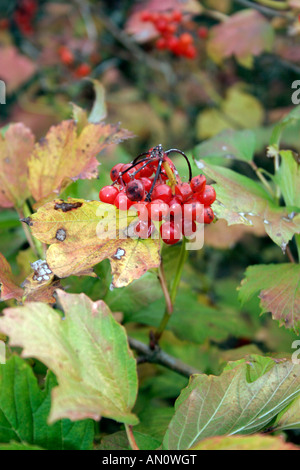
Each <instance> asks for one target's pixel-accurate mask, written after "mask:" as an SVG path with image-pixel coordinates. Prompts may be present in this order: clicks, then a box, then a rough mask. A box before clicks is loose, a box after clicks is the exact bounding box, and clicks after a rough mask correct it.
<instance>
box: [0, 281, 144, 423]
mask: <svg viewBox="0 0 300 470" xmlns="http://www.w3.org/2000/svg"><path fill="white" fill-rule="evenodd" d="M57 294H58V299H59V302H60V303H61V305H62V307H63V310H64V313H65V318H61V316H60V315H59V313H58V312H57V311H55V310H53V309H51V308H50V307H49V306H48V305H45V304H42V303H38V302H36V303H28V304H26V306H24V307H17V308H10V309H6V310H4V314H5V316H4V318H0V330H1V331H2V332H4V333H5V334H6V335H8V336H9V337H10V344H11V345H18V346H21V347H23V357H35V358H37V359H39V360H40V361H41V362H43V363H44V364H46V365H47V366H48V367H49V369H51V370H52V371H53V372H54V373H55V375H56V377H57V380H58V387H57V388H55V389H54V391H53V394H52V407H51V413H50V417H49V422H50V423H53V422H55V421H57V420H58V419H62V418H69V419H71V420H72V421H76V420H79V419H85V418H93V419H94V420H99V419H100V417H101V416H105V417H108V418H111V419H115V420H116V421H120V422H124V423H129V424H137V422H138V420H137V418H136V417H135V416H134V415H133V414H132V413H131V409H132V407H133V405H134V403H135V399H136V394H137V373H136V361H135V359H134V358H133V355H132V353H131V351H130V350H129V348H128V343H127V337H126V332H125V330H124V328H123V327H122V326H121V325H120V324H119V323H117V322H116V320H115V319H114V318H113V316H112V315H111V312H110V310H109V308H108V307H107V306H106V304H105V303H104V302H103V301H101V300H99V301H98V302H92V301H91V300H90V299H89V298H88V297H87V296H86V295H84V294H80V295H77V294H73V295H72V294H66V293H65V292H63V291H60V290H59V291H57Z"/></svg>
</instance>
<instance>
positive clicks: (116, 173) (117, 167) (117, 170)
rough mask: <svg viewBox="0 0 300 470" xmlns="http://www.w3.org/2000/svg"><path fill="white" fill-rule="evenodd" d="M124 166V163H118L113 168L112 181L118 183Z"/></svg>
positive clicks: (111, 172)
mask: <svg viewBox="0 0 300 470" xmlns="http://www.w3.org/2000/svg"><path fill="white" fill-rule="evenodd" d="M123 166H124V164H123V163H117V165H115V166H113V167H112V169H111V170H110V179H111V180H112V181H116V180H117V179H118V178H119V176H120V172H121V171H122V168H123Z"/></svg>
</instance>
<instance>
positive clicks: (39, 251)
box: [18, 202, 44, 259]
mask: <svg viewBox="0 0 300 470" xmlns="http://www.w3.org/2000/svg"><path fill="white" fill-rule="evenodd" d="M18 214H19V217H20V219H27V218H28V217H31V215H32V212H31V210H30V208H29V206H28V204H27V203H26V202H25V203H24V205H23V207H22V209H20V210H19V211H18ZM22 226H23V230H24V232H25V235H26V238H27V241H28V243H29V246H30V247H31V249H32V251H33V252H34V254H35V255H36V256H37V257H38V258H40V259H43V258H44V250H43V245H42V243H41V242H40V241H39V240H37V239H36V238H33V236H32V234H31V232H30V230H29V228H28V226H27V225H26V223H23V224H22Z"/></svg>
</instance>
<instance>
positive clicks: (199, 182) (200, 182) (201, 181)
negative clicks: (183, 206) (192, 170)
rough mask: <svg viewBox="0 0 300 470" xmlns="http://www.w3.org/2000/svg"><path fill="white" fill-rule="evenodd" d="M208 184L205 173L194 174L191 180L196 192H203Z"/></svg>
mask: <svg viewBox="0 0 300 470" xmlns="http://www.w3.org/2000/svg"><path fill="white" fill-rule="evenodd" d="M205 185H206V178H205V176H204V175H198V176H194V178H192V180H191V188H192V191H193V192H194V193H201V191H203V189H204V188H205Z"/></svg>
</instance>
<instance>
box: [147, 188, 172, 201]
mask: <svg viewBox="0 0 300 470" xmlns="http://www.w3.org/2000/svg"><path fill="white" fill-rule="evenodd" d="M155 199H161V200H162V201H164V202H166V203H167V204H168V203H169V202H170V201H171V199H172V189H171V187H170V186H168V185H167V184H158V185H157V186H155V188H154V190H153V193H152V200H155Z"/></svg>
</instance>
